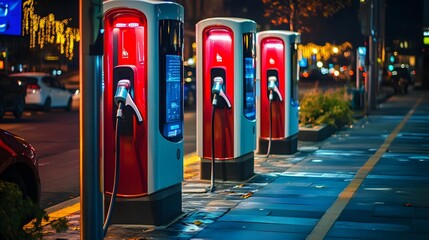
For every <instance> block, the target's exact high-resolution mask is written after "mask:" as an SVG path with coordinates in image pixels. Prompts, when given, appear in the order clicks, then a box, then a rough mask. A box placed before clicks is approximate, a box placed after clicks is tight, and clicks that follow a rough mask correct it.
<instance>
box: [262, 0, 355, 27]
mask: <svg viewBox="0 0 429 240" xmlns="http://www.w3.org/2000/svg"><path fill="white" fill-rule="evenodd" d="M261 1H262V3H263V4H264V5H265V12H264V16H265V17H267V18H269V19H271V23H272V24H274V25H283V24H289V30H291V31H298V32H304V31H309V30H310V27H309V26H305V25H304V24H303V20H304V19H306V18H309V17H312V16H323V17H330V16H332V15H334V14H335V13H336V12H338V11H339V10H341V9H343V8H345V7H348V6H350V5H351V2H352V0H261Z"/></svg>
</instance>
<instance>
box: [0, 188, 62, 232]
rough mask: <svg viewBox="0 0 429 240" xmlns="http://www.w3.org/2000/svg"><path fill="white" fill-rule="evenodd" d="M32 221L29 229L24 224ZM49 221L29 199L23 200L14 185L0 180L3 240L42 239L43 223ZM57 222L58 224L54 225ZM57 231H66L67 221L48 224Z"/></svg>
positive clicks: (0, 212)
mask: <svg viewBox="0 0 429 240" xmlns="http://www.w3.org/2000/svg"><path fill="white" fill-rule="evenodd" d="M33 218H34V219H33ZM31 219H33V220H32V222H31V224H29V225H30V227H24V225H25V223H27V222H28V221H29V220H31ZM44 221H45V222H48V221H49V216H48V214H47V213H46V211H44V210H42V209H40V207H39V206H37V205H36V204H34V203H33V201H31V200H30V199H29V198H24V197H23V195H22V192H21V190H20V189H19V187H18V186H17V185H16V184H14V183H9V182H6V181H2V180H0V236H1V239H3V240H15V239H21V240H32V239H42V238H43V225H42V223H43V222H44ZM56 222H59V224H54V223H56ZM49 223H51V224H52V228H53V229H55V230H56V231H57V232H58V231H64V230H66V229H67V219H66V218H60V219H57V220H54V221H52V222H49Z"/></svg>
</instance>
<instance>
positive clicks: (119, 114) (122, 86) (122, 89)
mask: <svg viewBox="0 0 429 240" xmlns="http://www.w3.org/2000/svg"><path fill="white" fill-rule="evenodd" d="M130 88H131V83H130V81H129V80H128V79H122V80H120V81H119V82H118V86H117V88H116V93H115V98H114V99H115V103H116V105H118V108H117V111H116V126H115V146H116V149H115V150H116V152H115V174H114V181H113V191H112V197H111V198H110V203H109V208H108V210H107V214H106V218H105V220H104V224H103V234H104V236H106V233H107V229H108V228H109V224H110V219H111V217H112V212H113V207H114V205H115V202H116V194H117V192H118V182H119V166H120V164H119V162H120V161H119V159H120V153H121V141H120V137H121V128H120V126H121V124H120V120H122V119H123V118H124V115H123V109H124V107H125V106H127V105H128V106H131V108H132V109H133V110H134V113H135V114H136V117H137V121H138V123H142V122H143V118H142V116H141V114H140V112H139V111H138V108H137V106H136V104H135V103H134V101H133V99H132V97H131V95H130V93H129V90H130Z"/></svg>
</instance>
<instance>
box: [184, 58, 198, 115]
mask: <svg viewBox="0 0 429 240" xmlns="http://www.w3.org/2000/svg"><path fill="white" fill-rule="evenodd" d="M183 78H184V84H183V101H184V105H185V106H187V107H193V106H195V101H196V93H197V87H196V76H195V67H192V66H185V67H184V73H183Z"/></svg>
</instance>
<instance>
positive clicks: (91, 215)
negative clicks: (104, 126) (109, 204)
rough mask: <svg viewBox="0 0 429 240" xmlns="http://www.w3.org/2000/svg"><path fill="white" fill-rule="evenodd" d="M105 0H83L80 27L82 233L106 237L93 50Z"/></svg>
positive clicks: (97, 61) (97, 64) (85, 237)
mask: <svg viewBox="0 0 429 240" xmlns="http://www.w3.org/2000/svg"><path fill="white" fill-rule="evenodd" d="M101 11H102V9H101V0H92V1H85V0H79V18H80V21H79V24H80V26H79V28H80V50H79V56H80V63H79V67H80V73H79V76H80V79H81V81H80V89H81V101H80V110H79V111H80V116H79V119H80V129H79V131H80V209H81V214H80V237H81V239H82V240H98V239H103V205H102V194H101V190H100V180H101V177H100V126H99V124H100V99H101V98H100V97H101V78H102V68H101V67H102V61H101V56H97V55H92V54H91V53H90V49H91V45H93V44H94V43H95V39H96V36H97V35H98V34H97V33H98V32H99V29H98V28H99V27H100V24H99V22H100V18H101V16H102V15H101Z"/></svg>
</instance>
